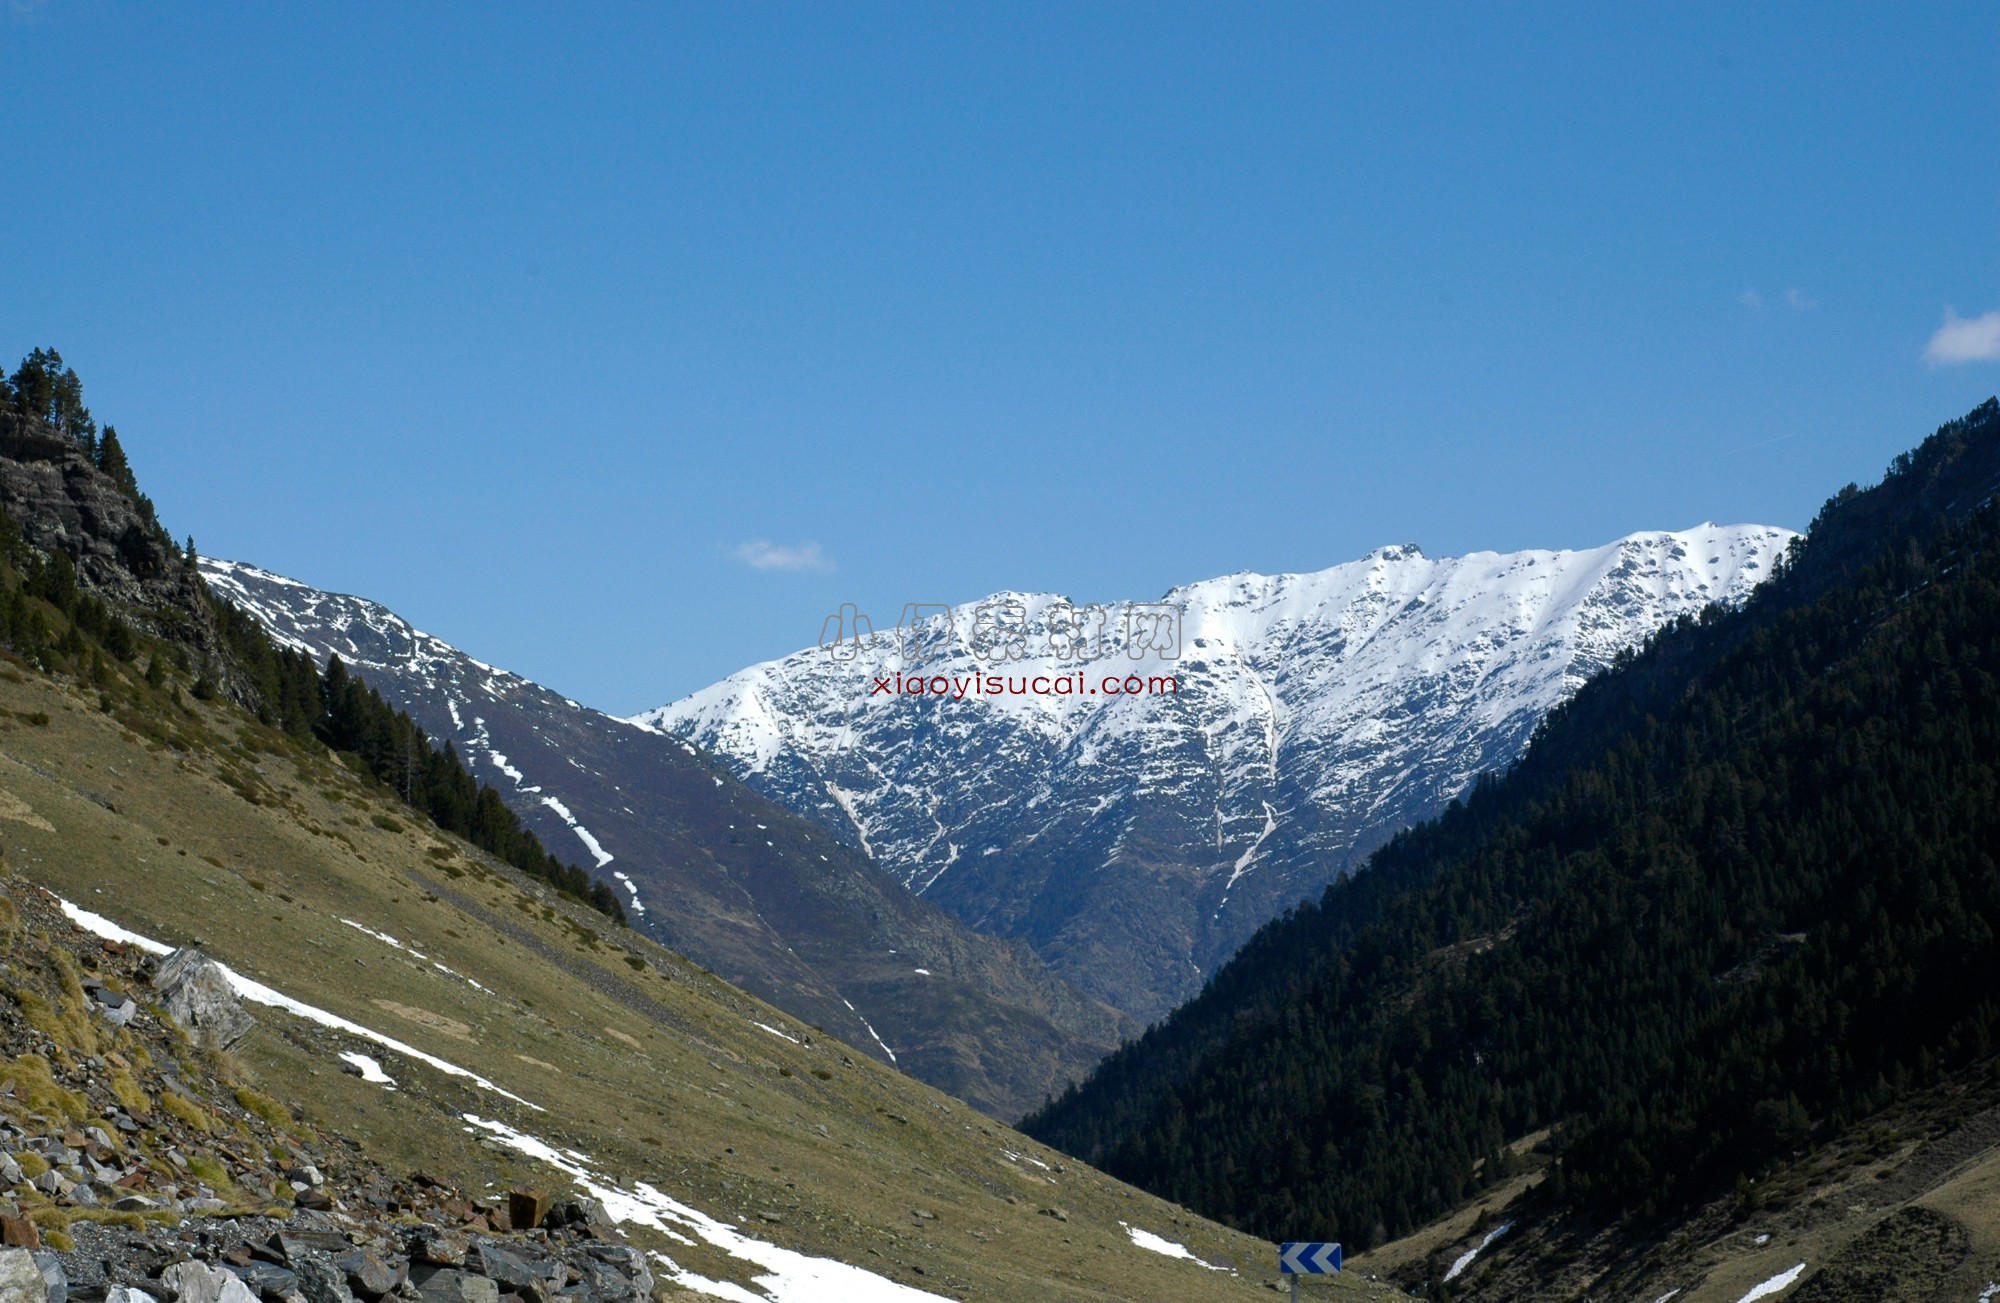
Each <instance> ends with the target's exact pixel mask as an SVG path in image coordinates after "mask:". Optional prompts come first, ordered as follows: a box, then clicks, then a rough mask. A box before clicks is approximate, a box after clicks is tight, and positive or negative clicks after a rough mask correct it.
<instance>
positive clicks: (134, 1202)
mask: <svg viewBox="0 0 2000 1303" xmlns="http://www.w3.org/2000/svg"><path fill="white" fill-rule="evenodd" d="M111 1206H112V1207H113V1208H115V1209H117V1210H118V1211H119V1212H121V1213H143V1212H151V1211H152V1210H153V1209H155V1208H158V1207H159V1206H160V1205H159V1203H158V1202H157V1201H156V1200H153V1199H148V1198H147V1197H146V1196H145V1195H143V1194H128V1195H126V1196H125V1197H123V1198H122V1199H120V1200H119V1201H118V1202H117V1203H114V1204H112V1205H111Z"/></svg>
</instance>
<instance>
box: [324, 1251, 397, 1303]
mask: <svg viewBox="0 0 2000 1303" xmlns="http://www.w3.org/2000/svg"><path fill="white" fill-rule="evenodd" d="M333 1265H334V1266H336V1267H338V1268H340V1270H342V1271H344V1272H346V1273H347V1286H348V1288H349V1289H351V1290H353V1291H354V1292H355V1293H356V1294H358V1295H360V1296H362V1297H363V1298H381V1297H382V1296H383V1295H384V1294H387V1293H389V1292H390V1291H391V1290H393V1289H395V1288H396V1286H398V1285H400V1284H402V1283H403V1276H404V1274H405V1272H406V1268H405V1266H404V1264H403V1263H402V1262H401V1261H400V1260H398V1261H395V1262H390V1261H388V1260H387V1259H385V1258H383V1257H382V1255H381V1254H379V1253H376V1252H375V1251H374V1250H373V1249H349V1250H348V1251H347V1252H346V1253H342V1254H339V1255H337V1256H336V1257H335V1258H334V1260H333Z"/></svg>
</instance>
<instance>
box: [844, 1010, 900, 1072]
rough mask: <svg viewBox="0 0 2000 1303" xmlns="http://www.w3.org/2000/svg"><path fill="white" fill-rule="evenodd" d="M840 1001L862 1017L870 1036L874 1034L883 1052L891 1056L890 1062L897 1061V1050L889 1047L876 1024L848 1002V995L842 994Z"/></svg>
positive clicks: (852, 1012)
mask: <svg viewBox="0 0 2000 1303" xmlns="http://www.w3.org/2000/svg"><path fill="white" fill-rule="evenodd" d="M840 1002H841V1003H842V1004H845V1005H847V1012H849V1013H851V1014H853V1015H854V1016H855V1017H856V1018H861V1025H862V1026H863V1027H866V1028H867V1029H868V1034H869V1035H870V1036H873V1037H874V1038H875V1043H876V1044H877V1045H879V1046H881V1047H882V1053H884V1054H886V1055H888V1056H889V1062H891V1063H894V1062H895V1061H896V1052H895V1051H894V1050H892V1049H890V1048H889V1042H887V1041H885V1040H883V1039H882V1035H881V1033H880V1032H877V1031H876V1030H875V1025H874V1024H873V1023H871V1022H869V1021H868V1020H867V1019H866V1018H862V1017H861V1011H860V1010H859V1009H857V1008H855V1007H854V1006H853V1005H852V1004H850V1003H848V999H847V997H846V996H842V997H841V998H840Z"/></svg>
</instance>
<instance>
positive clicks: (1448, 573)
mask: <svg viewBox="0 0 2000 1303" xmlns="http://www.w3.org/2000/svg"><path fill="white" fill-rule="evenodd" d="M1792 537H1793V535H1792V532H1791V531H1789V530H1785V529H1779V528H1772V527H1765V526H1748V525H1740V526H1717V525H1712V524H1704V525H1701V526H1699V527H1697V528H1694V529H1690V530H1685V531H1681V532H1674V533H1643V534H1634V535H1631V536H1630V537H1627V538H1623V539H1619V540H1618V541H1616V542H1614V543H1610V544H1607V545H1605V546H1603V547H1599V548H1593V549H1590V550H1586V551H1570V552H1556V551H1527V552H1514V553H1508V554H1498V553H1492V552H1480V553H1473V554H1471V555H1469V556H1463V557H1450V558H1443V559H1433V558H1430V557H1427V556H1425V555H1424V554H1423V553H1422V552H1421V551H1420V550H1419V549H1417V548H1416V547H1415V546H1413V545H1405V546H1400V547H1385V548H1381V549H1379V550H1377V551H1375V552H1373V553H1371V554H1370V555H1368V556H1366V557H1363V558H1362V559H1360V560H1359V561H1355V562H1351V563H1349V564H1346V565H1339V566H1334V567H1333V568H1331V569H1328V570H1322V571H1318V572H1316V573H1312V574H1295V575H1258V574H1250V573H1247V572H1246V573H1243V574H1237V575H1231V576H1227V577H1225V578H1220V579H1211V580H1206V581H1203V582H1201V583H1196V584H1190V585H1187V586H1185V587H1182V588H1177V589H1174V590H1173V591H1172V592H1169V593H1168V594H1166V595H1165V597H1164V598H1162V599H1161V602H1162V603H1164V604H1165V605H1166V606H1167V607H1168V608H1170V609H1178V611H1179V612H1180V613H1181V615H1180V626H1179V629H1178V640H1177V641H1178V647H1177V655H1174V656H1170V655H1168V654H1167V652H1166V651H1163V650H1162V648H1165V647H1168V646H1169V645H1170V643H1172V642H1173V641H1174V640H1173V639H1172V636H1171V635H1172V632H1173V631H1172V630H1171V627H1170V626H1163V625H1162V624H1160V623H1159V622H1157V621H1154V620H1149V619H1144V618H1141V619H1140V620H1139V622H1138V624H1137V625H1135V626H1132V627H1128V618H1129V617H1128V616H1127V614H1126V611H1125V609H1124V608H1118V609H1113V610H1111V611H1109V612H1108V613H1106V615H1105V617H1104V618H1099V617H1098V615H1097V613H1096V612H1095V611H1094V610H1091V609H1089V608H1085V609H1083V610H1081V611H1079V608H1077V607H1074V606H1072V605H1071V604H1070V603H1069V602H1068V601H1067V600H1066V599H1064V598H1061V597H1058V596H1055V595H1052V594H1022V593H1001V594H996V595H994V597H992V598H988V599H985V601H983V602H977V603H968V604H966V605H963V606H959V607H955V608H952V609H951V610H950V612H949V614H948V615H946V614H943V613H940V614H937V615H933V616H931V617H930V618H929V620H928V621H919V622H916V626H917V627H918V628H920V629H921V630H922V636H924V637H926V638H928V639H932V640H933V641H934V643H942V644H944V645H943V647H942V650H941V651H938V652H936V653H935V654H934V655H932V656H930V657H929V658H928V659H926V660H924V661H923V664H922V672H923V675H924V683H925V689H924V691H923V692H922V693H921V695H916V694H914V693H913V691H912V687H913V680H914V677H915V675H916V670H917V667H916V666H915V665H913V664H912V663H910V661H909V660H908V658H906V657H905V655H904V654H903V647H902V644H901V643H900V642H899V639H898V638H897V636H896V635H895V634H894V633H893V632H891V629H892V626H895V625H896V624H897V623H898V622H897V620H896V618H895V617H894V616H893V615H891V616H889V618H887V619H886V620H877V621H875V622H874V623H873V628H874V629H876V630H879V631H882V632H880V633H878V634H877V635H876V636H875V637H874V638H873V639H872V645H866V644H865V643H864V642H862V641H857V640H856V639H854V638H853V637H851V636H850V637H848V638H847V639H846V640H845V641H841V640H839V639H836V638H834V637H832V632H834V631H833V630H832V629H831V626H830V627H829V628H830V632H829V639H828V641H829V642H833V643H834V644H835V648H834V649H833V650H828V649H825V648H821V647H814V648H808V649H806V650H803V651H799V652H796V653H794V654H792V655H790V656H787V657H784V658H783V659H780V660H775V661H769V662H766V663H764V664H761V665H755V666H751V667H750V668H748V669H745V670H743V671H741V672H739V673H737V674H734V675H732V676H730V677H729V678H727V679H725V680H723V681H722V682H720V683H717V684H714V685H713V686H711V687H708V688H705V689H703V690H701V691H699V692H696V693H694V694H693V695H691V696H688V697H686V698H683V699H682V700H680V701H676V702H674V703H672V704H671V705H667V706H663V707H661V708H659V709H657V710H653V711H650V712H647V713H645V714H643V715H640V716H637V717H636V718H635V720H634V722H635V723H639V724H642V725H644V726H646V727H648V728H652V729H656V730H658V731H660V732H662V733H666V734H670V735H672V736H675V737H679V738H683V739H687V740H691V741H694V742H696V743H698V744H700V745H701V746H702V747H704V748H707V749H709V750H711V751H713V752H715V753H717V754H719V755H721V756H723V757H724V758H726V759H727V760H728V761H729V762H730V763H731V764H732V765H733V766H734V767H735V769H736V772H737V773H738V774H739V775H740V776H741V777H742V778H743V779H744V781H745V782H747V783H749V784H750V785H751V786H752V787H755V788H756V789H758V790H759V791H762V792H764V793H766V794H768V795H770V796H772V797H773V798H775V799H776V800H778V801H779V802H781V803H783V804H784V805H786V806H789V807H790V808H791V809H793V810H795V811H797V812H799V813H801V814H804V815H807V816H809V817H811V818H813V819H816V820H818V821H819V822H820V823H821V824H823V825H824V826H825V827H827V828H828V829H830V830H832V831H833V832H834V833H835V834H836V835H838V836H840V837H841V838H843V839H845V840H846V841H848V842H849V843H851V844H852V845H854V846H857V847H860V848H863V849H865V850H866V851H867V852H868V853H869V854H870V855H872V856H873V857H874V858H875V859H876V860H877V861H878V862H879V863H881V864H882V865H884V866H886V867H887V868H888V869H890V870H891V871H892V872H894V873H895V874H897V875H898V876H899V877H900V878H901V879H902V880H903V881H904V882H906V883H908V884H909V885H910V886H911V887H912V889H914V890H915V891H917V892H919V893H921V894H922V895H923V896H924V897H925V898H926V899H928V900H932V901H936V902H938V903H940V904H943V905H945V906H947V907H949V908H950V909H952V910H953V911H955V912H956V913H957V914H959V915H960V916H961V917H962V918H964V919H965V920H966V921H967V922H969V923H971V924H972V925H973V926H974V927H976V928H978V929H980V930H982V931H987V932H992V933H996V934H999V935H1003V936H1013V937H1021V938H1024V939H1026V940H1027V941H1028V942H1029V943H1030V944H1031V945H1033V946H1034V948H1035V949H1036V950H1037V951H1038V952H1039V953H1040V954H1041V955H1042V957H1043V958H1044V959H1046V960H1048V961H1049V963H1050V965H1051V966H1052V967H1053V968H1055V970H1056V971H1057V972H1058V973H1060V974H1062V975H1063V976H1065V977H1067V978H1069V979H1070V980H1071V981H1072V982H1074V983H1076V984H1077V985H1078V986H1080V987H1082V988H1083V989H1084V990H1085V991H1086V992H1089V993H1090V994H1093V995H1095V996H1097V997H1099V998H1100V999H1103V1000H1105V1001H1106V1002H1108V1003H1110V1004H1112V1005H1115V1006H1116V1007H1118V1008H1120V1009H1123V1010H1124V1011H1126V1012H1127V1013H1130V1014H1133V1015H1135V1016H1138V1017H1141V1018H1145V1019H1153V1018H1157V1017H1159V1016H1161V1015H1163V1014H1165V1013H1166V1012H1167V1011H1168V1010H1170V1009H1172V1008H1173V1007H1174V1006H1175V1005H1177V1004H1178V1003H1180V1002H1181V1001H1182V1000H1184V999H1186V998H1187V997H1188V996H1190V995H1192V994H1193V993H1194V992H1195V991H1197V990H1198V989H1199V988H1200V986H1201V983H1202V982H1203V980H1204V979H1205V977H1206V975H1207V974H1208V973H1209V972H1210V971H1211V970H1212V969H1213V968H1214V967H1215V966H1216V965H1217V964H1218V963H1219V962H1220V961H1221V960H1223V959H1225V958H1226V957H1227V956H1228V955H1229V954H1230V953H1231V952H1232V951H1233V950H1234V949H1235V948H1236V947H1237V946H1238V945H1240V944H1241V943H1242V941H1243V940H1244V939H1245V938H1247V937H1248V936H1249V934H1250V933H1251V932H1252V931H1254V930H1255V929H1256V928H1257V927H1258V926H1259V925H1260V924H1262V923H1263V922H1265V921H1266V920H1268V919H1270V918H1271V917H1273V916H1274V915H1276V914H1277V913H1278V912H1280V911H1281V910H1283V909H1284V908H1285V907H1286V906H1288V905H1290V904H1291V903H1293V902H1295V901H1297V900H1299V899H1301V898H1303V897H1306V896H1308V895H1312V894H1315V893H1317V892H1318V891H1319V889H1320V888H1321V887H1323V886H1324V885H1325V884H1326V883H1327V882H1329V881H1331V880H1332V879H1333V878H1335V877H1337V876H1338V875H1339V874H1341V873H1342V872H1343V871H1345V870H1347V869H1349V868H1351V867H1353V866H1354V865H1356V864H1357V863H1358V862H1359V860H1360V858H1361V857H1363V856H1364V855H1365V854H1366V853H1367V852H1368V851H1370V850H1372V849H1373V848H1374V847H1376V846H1378V845H1380V844H1381V843H1382V842H1383V841H1384V840H1386V839H1387V837H1388V836H1390V835H1391V834H1392V833H1393V832H1395V831H1396V830H1397V829H1398V828H1401V827H1403V826H1405V825H1406V824H1408V823H1410V822H1412V821H1414V820H1417V819H1421V818H1424V817H1426V816H1428V815H1430V814H1433V813H1435V812H1436V811H1438V810H1439V809H1441V808H1442V807H1443V806H1444V805H1445V804H1447V803H1448V802H1450V801H1451V799H1452V798H1453V797H1455V796H1457V795H1458V794H1459V793H1461V792H1463V791H1464V790H1465V789H1466V788H1467V787H1468V786H1469V785H1470V784H1471V783H1472V781H1473V780H1474V779H1475V778H1476V777H1477V776H1478V775H1479V774H1481V773H1484V772H1487V771H1491V770H1495V769H1499V768H1503V767H1505V766H1506V765H1508V764H1509V763H1511V762H1512V760H1513V759H1514V758H1515V757H1516V756H1517V755H1518V754H1519V753H1520V751H1521V749H1522V747H1523V746H1524V745H1525V744H1526V742H1527V740H1528V738H1529V735H1530V734H1531V733H1532V731H1533V730H1534V727H1535V725H1536V723H1537V722H1538V721H1539V720H1540V719H1541V718H1542V716H1543V715H1544V714H1546V713H1547V712H1548V710H1549V709H1550V708H1551V707H1553V706H1555V705H1556V704H1558V703H1559V702H1561V701H1562V700H1564V699H1565V698H1566V697H1567V696H1568V695H1569V694H1570V693H1572V692H1574V691H1575V690H1576V688H1577V687H1578V685H1580V684H1581V683H1582V682H1583V681H1584V680H1585V679H1587V678H1588V677H1590V676H1591V675H1592V674H1594V673H1596V672H1597V671H1598V670H1599V669H1602V668H1603V667H1604V666H1605V665H1607V664H1609V663H1610V661H1611V660H1612V659H1613V658H1614V657H1615V656H1617V654H1618V653H1619V652H1620V651H1621V650H1623V649H1625V648H1628V647H1631V646H1633V645H1635V644H1637V643H1639V642H1640V641H1642V640H1643V639H1644V638H1646V637H1647V636H1648V635H1649V634H1650V633H1651V632H1652V631H1653V630H1655V629H1656V628H1658V627H1659V626H1661V625H1662V624H1664V623H1665V622H1667V621H1668V620H1670V619H1672V618H1673V617H1675V616H1676V615H1679V614H1681V613H1684V612H1693V611H1697V610H1699V609H1700V608H1701V607H1703V606H1705V605H1707V604H1708V603H1710V602H1722V603H1733V602H1736V601H1740V600H1741V599H1742V597H1743V596H1744V595H1745V594H1746V593H1747V592H1748V591H1749V590H1750V588H1751V587H1752V586H1753V585H1754V584H1756V583H1757V582H1758V581H1759V580H1760V579H1762V578H1764V577H1765V576H1766V575H1768V574H1769V573H1770V570H1771V567H1772V565H1773V563H1774V562H1775V561H1776V560H1777V558H1778V557H1779V555H1780V554H1781V553H1782V552H1783V551H1784V549H1785V547H1786V545H1787V544H1788V543H1789V541H1790V540H1791V538H1792ZM1143 614H1144V612H1143V611H1141V615H1142V616H1143ZM1022 617H1025V618H1022ZM1017 626H1019V627H1017ZM1135 630H1136V632H1135ZM846 631H847V632H848V633H849V634H852V633H854V632H855V629H853V628H848V629H847V630H846ZM905 632H907V630H906V631H905ZM976 640H979V645H980V646H981V648H982V650H984V651H986V652H988V653H989V655H990V654H991V653H994V652H995V651H996V650H997V651H998V653H999V656H1000V658H999V659H990V658H982V657H980V656H976V655H975V654H974V651H973V648H974V646H975V641H976ZM1010 642H1011V646H1010V645H1009V644H1010ZM1079 644H1082V645H1079ZM1015 653H1017V654H1018V655H1015ZM899 672H901V673H903V674H904V678H903V679H902V680H900V681H899V680H898V679H897V678H896V677H895V676H896V675H897V674H898V673H899ZM1078 674H1080V675H1081V676H1082V677H1081V678H1080V679H1074V678H1068V677H1067V676H1072V675H1078ZM1127 675H1136V676H1137V679H1136V680H1135V679H1128V678H1126V677H1125V676H1127ZM975 676H976V677H975ZM1107 676H1110V677H1116V678H1117V679H1118V680H1119V682H1118V684H1117V685H1115V686H1114V685H1110V684H1107V683H1106V682H1105V680H1106V678H1107ZM1167 677H1172V678H1174V679H1175V680H1176V688H1177V690H1173V691H1168V690H1164V685H1159V686H1160V687H1161V689H1162V690H1159V691H1154V690H1151V689H1150V688H1149V687H1147V686H1146V683H1145V681H1146V680H1149V679H1162V678H1167ZM1037 678H1040V679H1043V680H1046V681H1047V686H1049V687H1050V688H1051V689H1053V688H1055V686H1056V681H1057V680H1058V679H1063V680H1065V682H1067V683H1068V684H1069V685H1070V686H1072V687H1076V688H1077V689H1078V690H1077V691H1073V692H1069V693H1066V694H1059V693H1058V692H1057V691H1049V692H1040V691H1036V690H1035V680H1036V679H1037ZM1135 684H1137V685H1138V690H1137V691H1136V692H1133V691H1129V689H1131V688H1132V687H1133V686H1134V685H1135ZM899 687H900V689H901V690H899ZM936 688H942V693H941V694H939V693H937V692H935V691H933V689H936Z"/></svg>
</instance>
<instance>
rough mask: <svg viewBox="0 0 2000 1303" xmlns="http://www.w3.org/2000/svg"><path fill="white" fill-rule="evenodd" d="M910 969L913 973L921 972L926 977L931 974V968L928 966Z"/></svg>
mask: <svg viewBox="0 0 2000 1303" xmlns="http://www.w3.org/2000/svg"><path fill="white" fill-rule="evenodd" d="M910 971H911V972H913V973H921V974H923V975H924V976H925V977H929V976H930V975H931V970H930V969H928V968H912V969H911V970H910Z"/></svg>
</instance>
